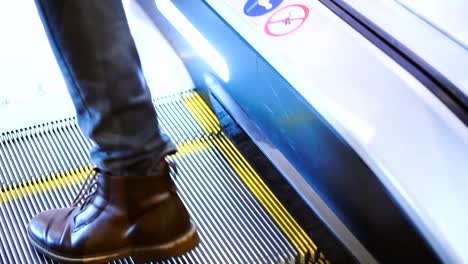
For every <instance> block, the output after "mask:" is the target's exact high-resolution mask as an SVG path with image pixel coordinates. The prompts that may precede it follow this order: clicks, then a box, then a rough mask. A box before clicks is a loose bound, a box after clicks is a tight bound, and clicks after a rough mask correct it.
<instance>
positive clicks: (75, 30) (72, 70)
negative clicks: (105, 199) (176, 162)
mask: <svg viewBox="0 0 468 264" xmlns="http://www.w3.org/2000/svg"><path fill="white" fill-rule="evenodd" d="M36 5H37V8H38V10H39V13H40V16H41V19H42V21H43V24H44V27H45V29H46V32H47V34H48V37H49V42H50V44H51V46H52V49H53V50H54V54H55V57H56V59H57V62H58V63H59V66H60V68H61V70H62V73H63V76H64V77H65V80H66V83H67V87H68V90H69V93H70V95H71V97H72V100H73V103H74V105H75V108H76V113H77V118H78V123H79V125H80V128H81V130H82V132H83V133H84V134H85V135H86V136H88V137H89V138H91V139H92V140H93V141H94V142H95V144H96V146H95V147H94V148H93V149H92V151H91V153H90V157H91V161H92V163H93V164H94V165H95V166H97V167H98V168H100V169H103V170H105V171H108V172H110V173H111V174H114V175H152V174H156V173H157V170H158V168H159V166H158V165H159V163H160V161H161V160H162V159H163V158H164V156H166V155H168V154H171V153H174V152H175V151H176V146H175V145H174V144H173V143H172V142H171V141H170V139H169V138H168V137H167V136H166V135H164V134H162V133H161V131H160V129H159V126H158V122H157V119H156V111H155V109H154V106H153V103H152V99H151V94H150V90H149V89H148V85H147V83H146V80H145V77H144V76H143V73H142V69H141V63H140V59H139V57H138V53H137V50H136V46H135V43H134V40H133V38H132V36H131V33H130V29H129V26H128V22H127V19H126V16H125V12H124V9H123V6H122V2H121V0H36Z"/></svg>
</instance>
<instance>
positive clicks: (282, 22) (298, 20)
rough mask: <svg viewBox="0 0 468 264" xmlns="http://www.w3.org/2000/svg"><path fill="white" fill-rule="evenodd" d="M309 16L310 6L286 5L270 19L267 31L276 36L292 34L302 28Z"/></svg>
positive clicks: (267, 23) (266, 25)
mask: <svg viewBox="0 0 468 264" xmlns="http://www.w3.org/2000/svg"><path fill="white" fill-rule="evenodd" d="M307 17H309V8H307V6H305V5H301V4H296V5H288V6H284V7H282V8H281V9H279V10H278V11H276V12H275V13H274V14H273V15H271V17H270V18H269V19H268V21H267V22H266V24H265V33H267V34H268V35H270V36H274V37H278V36H284V35H287V34H290V33H292V32H294V31H295V30H297V29H298V28H300V27H301V26H302V24H304V22H305V21H306V19H307Z"/></svg>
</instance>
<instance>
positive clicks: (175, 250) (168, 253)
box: [28, 225, 200, 264]
mask: <svg viewBox="0 0 468 264" xmlns="http://www.w3.org/2000/svg"><path fill="white" fill-rule="evenodd" d="M28 231H29V230H28ZM28 239H29V242H30V243H31V245H32V246H33V247H34V248H35V249H36V250H37V251H39V252H41V253H42V254H44V255H46V256H48V257H50V258H52V259H54V260H57V261H59V262H65V263H86V264H95V263H96V264H97V263H104V262H109V261H112V260H117V259H122V258H125V257H129V256H132V257H133V259H134V260H135V262H136V263H141V262H147V261H158V260H164V259H167V258H170V257H177V256H181V255H183V254H185V253H187V252H189V251H191V250H192V249H194V248H195V247H196V246H197V245H198V244H199V243H200V239H199V237H198V233H197V229H196V227H195V226H194V225H192V227H191V229H190V230H189V231H188V232H187V233H186V234H184V235H183V236H181V237H179V238H177V239H175V240H173V241H171V242H168V243H165V244H160V245H156V246H151V247H130V248H126V249H120V250H116V251H113V252H106V253H103V254H101V255H96V256H86V257H80V258H77V257H68V256H64V255H61V254H60V253H57V252H53V251H51V250H48V249H47V248H45V247H44V246H43V245H41V243H39V242H37V241H36V240H35V239H34V238H33V237H32V236H31V235H30V234H29V232H28Z"/></svg>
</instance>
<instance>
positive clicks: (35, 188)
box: [0, 140, 207, 203]
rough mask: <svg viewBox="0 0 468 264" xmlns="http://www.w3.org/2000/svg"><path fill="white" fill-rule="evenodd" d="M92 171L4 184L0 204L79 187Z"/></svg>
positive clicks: (182, 148) (190, 147)
mask: <svg viewBox="0 0 468 264" xmlns="http://www.w3.org/2000/svg"><path fill="white" fill-rule="evenodd" d="M177 148H178V152H177V154H176V155H188V154H190V153H193V152H199V151H202V150H204V149H206V148H207V146H206V145H204V144H202V143H200V142H199V141H197V140H194V141H190V142H186V143H182V144H178V145H177ZM91 169H92V166H91V164H88V165H84V166H79V167H77V168H72V169H69V170H66V171H61V172H54V173H51V174H49V175H43V176H39V177H32V178H28V179H24V180H21V181H19V182H12V183H9V184H3V185H2V186H1V190H0V203H7V202H11V201H12V200H18V199H23V198H25V197H30V196H34V195H37V194H39V193H47V192H50V191H51V190H56V189H63V188H65V187H73V186H79V185H80V183H82V182H83V180H84V179H85V177H86V176H87V175H88V174H89V172H90V171H91Z"/></svg>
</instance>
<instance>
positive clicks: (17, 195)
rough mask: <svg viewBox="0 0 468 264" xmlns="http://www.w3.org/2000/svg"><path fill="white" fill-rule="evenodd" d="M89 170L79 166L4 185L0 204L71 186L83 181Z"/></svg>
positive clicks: (87, 167)
mask: <svg viewBox="0 0 468 264" xmlns="http://www.w3.org/2000/svg"><path fill="white" fill-rule="evenodd" d="M90 169H91V166H89V165H88V166H81V167H79V168H74V169H70V170H67V171H64V172H59V173H52V174H49V175H45V176H42V177H34V178H31V179H25V180H22V181H21V182H13V183H11V184H9V185H4V186H3V191H2V192H0V194H1V196H0V202H1V203H6V202H9V201H11V200H14V199H21V198H24V197H27V196H32V195H36V194H38V193H41V192H49V191H51V190H54V189H58V188H63V187H65V186H73V185H75V184H77V183H79V182H80V181H81V180H83V178H84V177H85V175H87V172H89V171H90Z"/></svg>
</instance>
